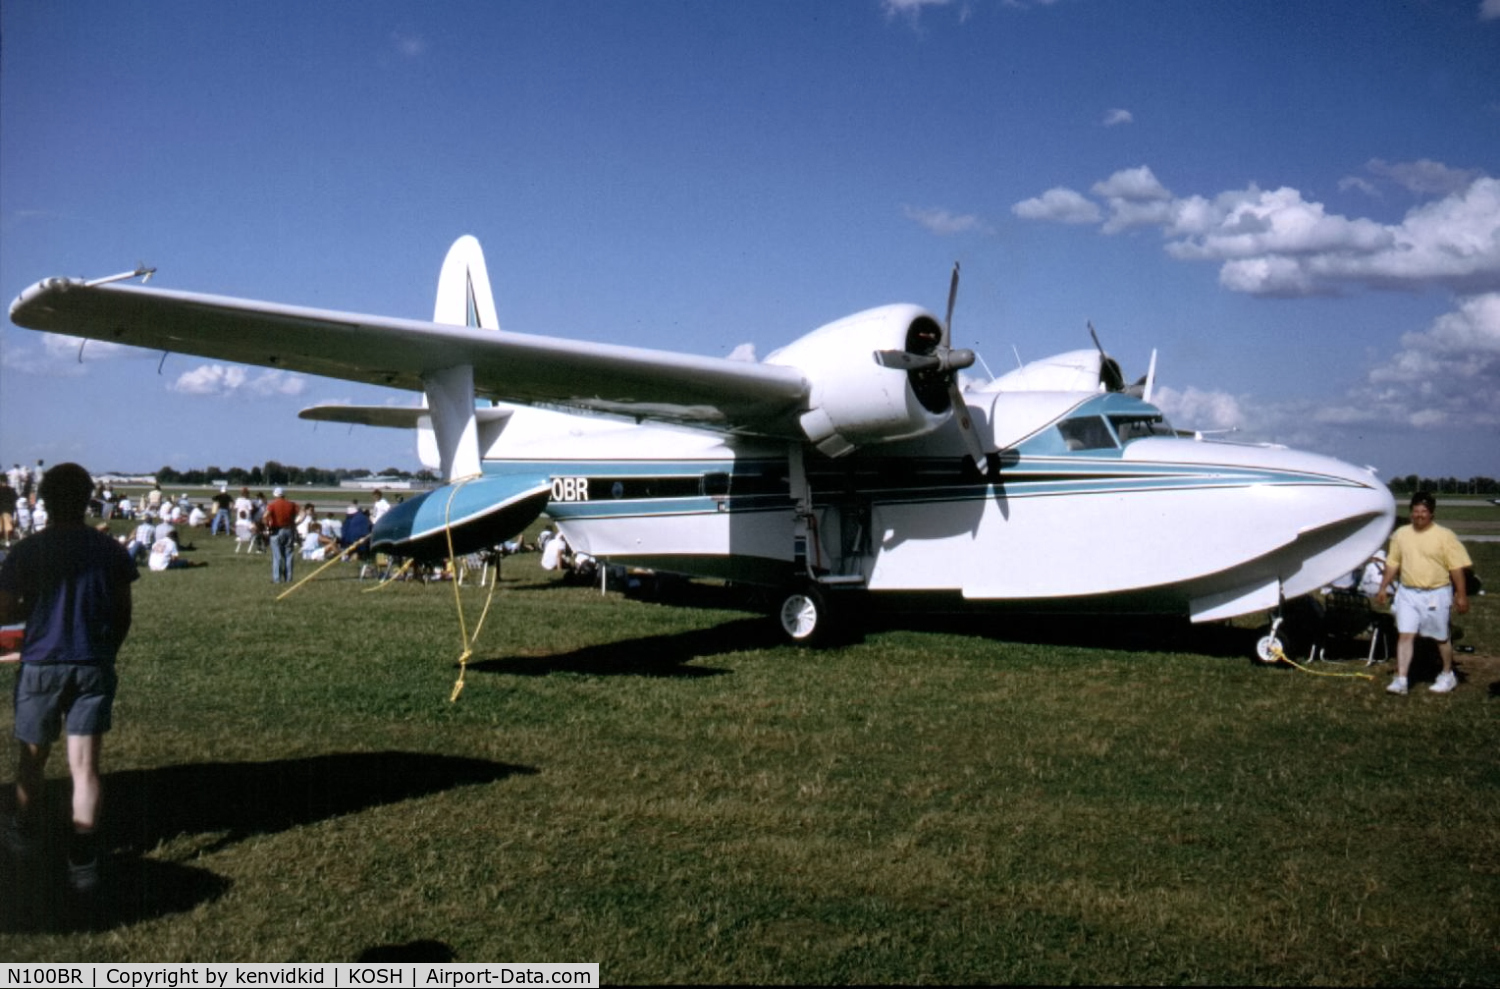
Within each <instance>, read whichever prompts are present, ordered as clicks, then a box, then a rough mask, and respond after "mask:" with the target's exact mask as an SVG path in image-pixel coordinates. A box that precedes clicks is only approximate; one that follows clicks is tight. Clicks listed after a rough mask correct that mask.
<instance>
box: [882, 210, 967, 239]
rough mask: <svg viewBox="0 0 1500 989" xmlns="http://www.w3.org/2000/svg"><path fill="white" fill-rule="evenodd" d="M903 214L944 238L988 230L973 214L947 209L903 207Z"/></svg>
mask: <svg viewBox="0 0 1500 989" xmlns="http://www.w3.org/2000/svg"><path fill="white" fill-rule="evenodd" d="M901 212H902V213H903V214H905V216H906V218H907V219H908V220H912V221H914V222H916V223H919V224H921V225H922V226H924V227H926V228H927V229H928V230H930V231H932V232H933V233H935V234H938V235H940V236H944V237H946V236H951V235H953V234H961V233H969V232H970V231H978V232H981V233H982V232H984V230H985V229H986V228H985V225H984V221H982V220H980V219H979V217H977V216H974V215H972V214H956V213H950V212H948V211H947V210H945V209H917V208H916V207H914V206H903V207H902V208H901Z"/></svg>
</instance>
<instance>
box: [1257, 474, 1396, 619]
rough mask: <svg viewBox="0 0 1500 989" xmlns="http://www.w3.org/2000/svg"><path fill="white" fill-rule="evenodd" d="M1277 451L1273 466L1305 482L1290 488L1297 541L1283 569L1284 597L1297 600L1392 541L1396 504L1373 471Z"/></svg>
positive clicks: (1354, 567) (1358, 566) (1288, 507)
mask: <svg viewBox="0 0 1500 989" xmlns="http://www.w3.org/2000/svg"><path fill="white" fill-rule="evenodd" d="M1268 452H1269V451H1268ZM1275 452H1276V454H1278V456H1276V457H1274V458H1272V459H1273V460H1274V467H1275V468H1276V469H1277V470H1279V471H1291V472H1294V473H1295V475H1296V476H1297V477H1299V478H1301V479H1302V481H1301V483H1296V484H1293V485H1292V486H1291V487H1289V488H1288V489H1287V490H1288V491H1289V493H1290V495H1291V497H1290V498H1289V500H1288V506H1287V510H1288V511H1289V512H1292V513H1294V514H1295V516H1296V528H1297V539H1296V542H1295V543H1294V544H1293V546H1292V547H1290V553H1289V554H1288V555H1287V557H1286V563H1287V564H1289V566H1284V567H1283V569H1282V594H1283V596H1284V597H1286V598H1293V597H1299V596H1301V595H1303V594H1311V593H1313V592H1314V591H1317V590H1318V589H1319V588H1321V587H1323V586H1325V585H1327V584H1329V583H1330V582H1332V581H1333V580H1336V579H1337V578H1339V577H1341V576H1343V575H1344V574H1347V573H1349V572H1350V571H1352V570H1355V569H1358V568H1360V567H1363V566H1364V564H1365V562H1366V561H1367V560H1368V559H1369V558H1370V556H1371V555H1373V554H1374V552H1375V551H1376V550H1378V549H1380V548H1381V547H1383V546H1384V545H1385V543H1386V540H1387V539H1389V537H1390V534H1391V528H1392V525H1393V523H1394V522H1395V518H1396V500H1395V498H1394V497H1392V495H1391V491H1390V488H1388V487H1387V486H1386V485H1385V483H1384V482H1383V481H1381V480H1380V479H1379V478H1378V477H1377V476H1376V475H1375V471H1374V470H1373V469H1371V468H1368V467H1356V466H1354V465H1353V464H1348V463H1345V462H1343V461H1341V460H1336V459H1334V458H1332V457H1325V456H1320V455H1317V454H1309V453H1302V452H1300V451H1296V450H1277V451H1275Z"/></svg>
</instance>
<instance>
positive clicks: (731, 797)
mask: <svg viewBox="0 0 1500 989" xmlns="http://www.w3.org/2000/svg"><path fill="white" fill-rule="evenodd" d="M320 504H321V503H320ZM1496 511H1497V512H1500V509H1497V510H1496ZM196 542H197V546H198V549H197V551H196V552H194V553H191V554H188V555H189V557H190V558H196V559H202V560H207V561H208V562H209V563H210V566H209V567H207V568H204V569H197V570H188V571H177V572H172V573H166V574H150V573H146V574H143V575H142V579H141V581H140V583H139V584H137V585H136V586H137V593H136V599H137V618H136V625H135V630H134V631H133V633H132V635H131V638H130V641H129V642H128V643H127V645H126V647H125V650H124V652H123V653H122V655H121V659H120V668H121V676H122V688H121V694H120V701H119V704H118V706H117V712H116V729H115V731H114V732H113V733H111V735H110V736H109V738H108V742H107V746H106V752H105V768H106V772H107V775H106V780H105V785H106V811H105V814H106V817H107V828H108V835H109V840H110V844H111V847H112V848H113V849H114V851H113V855H112V857H111V860H110V866H111V869H110V877H111V880H112V881H111V888H110V891H109V895H108V897H106V898H104V899H103V900H102V901H101V902H100V904H99V905H98V906H97V908H96V910H95V911H93V912H92V913H88V914H84V913H80V912H79V911H77V910H75V909H72V908H70V907H69V906H68V905H67V904H65V903H62V902H59V901H58V900H57V899H56V898H55V897H54V895H53V890H54V885H53V884H52V883H51V882H49V881H47V880H48V879H49V877H46V876H37V875H35V874H32V873H29V872H28V873H26V874H25V875H22V874H19V873H17V872H16V870H15V869H14V868H13V867H12V866H11V865H10V864H9V863H8V862H6V863H5V864H4V865H0V869H3V870H4V871H3V873H0V882H3V883H4V884H6V885H8V886H9V887H10V893H9V894H8V895H6V896H5V897H4V898H3V904H0V958H4V959H6V960H17V961H20V960H56V961H62V960H68V961H173V960H194V961H284V960H307V961H340V960H353V959H355V958H357V957H358V956H359V955H360V954H361V953H363V952H365V951H366V950H368V949H370V948H372V947H374V946H379V945H391V944H405V943H409V942H415V941H428V942H435V943H436V944H437V945H438V946H441V947H444V948H445V949H446V950H448V951H451V952H452V954H453V955H454V956H456V958H457V960H460V961H501V960H511V961H599V962H600V963H601V974H602V975H603V977H604V978H605V979H606V980H607V981H613V982H652V981H665V982H782V983H785V982H808V983H831V982H891V981H896V982H1003V983H1060V982H1084V983H1098V982H1105V983H1109V982H1126V983H1140V982H1147V983H1151V982H1170V983H1180V982H1192V983H1230V984H1242V983H1249V984H1307V983H1317V984H1358V985H1366V984H1402V985H1456V984H1470V983H1480V984H1491V985H1494V984H1497V983H1500V760H1497V758H1496V755H1497V753H1496V716H1497V712H1500V706H1497V705H1500V697H1497V696H1496V688H1495V683H1496V682H1497V681H1500V661H1497V660H1495V658H1494V657H1495V656H1496V655H1497V654H1500V614H1497V612H1500V602H1497V598H1496V597H1495V595H1494V594H1493V593H1492V594H1490V595H1486V596H1485V597H1481V598H1476V599H1475V606H1474V613H1473V614H1472V615H1471V616H1469V618H1468V619H1467V620H1465V621H1464V622H1463V624H1464V625H1465V627H1466V629H1467V630H1468V635H1467V636H1466V638H1465V642H1467V643H1469V644H1471V645H1474V646H1475V648H1476V653H1475V654H1473V655H1468V656H1462V657H1460V669H1461V671H1462V673H1463V682H1462V684H1461V686H1460V689H1459V690H1458V691H1456V692H1455V693H1453V694H1451V695H1448V696H1446V697H1440V696H1437V695H1431V694H1429V693H1428V692H1427V691H1426V690H1425V689H1421V688H1420V687H1419V688H1418V689H1416V690H1414V691H1413V693H1412V694H1411V696H1409V697H1406V698H1393V697H1389V696H1387V695H1386V694H1385V693H1384V685H1385V673H1384V670H1383V669H1380V670H1378V672H1379V673H1380V674H1381V675H1380V678H1379V679H1377V680H1363V679H1356V678H1344V677H1315V676H1309V675H1305V674H1303V673H1299V672H1296V671H1294V670H1290V669H1285V668H1279V669H1272V668H1262V667H1255V666H1252V665H1251V664H1250V663H1249V662H1248V661H1247V659H1246V657H1247V655H1248V650H1249V640H1250V638H1252V637H1253V633H1251V632H1248V631H1246V630H1241V629H1227V628H1222V627H1219V628H1212V629H1198V630H1195V631H1184V630H1182V629H1180V628H1176V627H1165V626H1162V625H1160V624H1158V623H1126V622H1112V623H1105V622H1097V621H1074V622H1071V623H1067V624H1066V625H1063V626H1059V625H1056V624H1053V625H1047V626H1042V625H1037V624H1034V623H1023V622H1018V621H994V620H992V621H984V622H980V621H969V622H964V623H961V624H959V625H956V626H955V625H951V624H946V623H942V622H938V621H935V620H931V619H928V620H924V621H921V622H914V621H913V622H903V621H889V620H887V621H884V622H882V623H881V624H879V625H877V626H875V627H874V628H873V629H872V630H871V631H870V632H869V633H868V634H867V635H865V636H864V637H863V638H862V639H861V640H860V641H857V642H855V643H853V644H851V645H849V646H847V647H845V648H842V649H838V650H832V651H826V652H808V651H802V650H797V649H793V648H788V647H784V646H780V645H778V644H776V642H775V640H774V639H773V638H772V637H771V636H770V633H769V631H768V626H767V623H766V622H765V621H764V620H763V619H762V618H760V617H758V616H754V615H750V614H747V613H745V612H743V611H738V610H732V609H727V608H713V607H685V606H675V607H673V606H663V605H656V604H649V603H643V602H639V601H633V600H627V599H624V598H622V597H620V596H619V595H615V594H611V595H609V596H601V595H600V594H599V592H598V591H597V590H590V589H587V588H579V587H567V586H562V585H560V584H558V583H557V582H556V581H555V579H554V578H553V577H552V576H551V575H548V574H544V573H542V572H541V571H540V570H538V569H537V568H536V562H535V557H534V556H531V557H517V558H512V559H510V560H508V561H506V564H505V580H504V581H503V582H502V584H501V589H500V591H499V593H498V594H497V595H496V603H495V608H494V611H493V612H492V613H491V615H490V616H489V618H488V620H487V622H486V627H485V630H484V632H483V634H482V636H481V638H480V642H479V645H478V646H477V648H476V651H475V655H474V659H473V661H472V662H471V664H470V666H469V670H468V674H467V678H466V682H467V686H466V688H465V690H464V692H463V694H462V696H461V697H460V699H459V700H458V701H457V702H456V703H449V700H448V697H449V691H450V688H451V687H452V685H453V682H454V679H455V677H456V675H457V665H456V664H457V659H458V656H459V654H460V651H461V645H460V638H459V632H458V627H457V621H456V618H455V612H454V601H453V590H452V588H451V586H450V585H446V584H443V585H427V586H423V585H419V584H398V585H392V586H389V587H386V588H383V589H381V590H379V591H375V592H373V593H367V592H369V591H370V588H371V587H372V586H373V585H372V584H371V583H369V582H360V581H358V580H355V579H353V578H352V574H353V570H352V568H336V570H335V571H333V572H330V573H329V574H328V575H326V576H325V578H324V579H320V580H318V581H315V582H313V583H310V584H308V585H307V586H305V587H304V588H302V589H301V590H300V591H298V592H296V593H295V594H293V595H292V596H291V597H289V598H288V599H287V600H284V601H280V602H277V601H275V600H274V597H275V594H274V590H273V587H272V585H271V584H270V582H269V569H270V564H269V562H268V560H267V558H266V557H264V556H256V557H253V558H247V557H245V556H243V555H235V554H233V553H232V552H230V547H231V545H232V540H229V539H219V540H211V539H209V538H208V537H206V536H202V535H200V536H197V537H196ZM1471 549H1472V550H1473V552H1474V555H1475V557H1476V562H1477V563H1478V564H1479V571H1480V573H1481V574H1487V573H1488V574H1497V575H1500V544H1494V543H1488V544H1473V545H1472V546H1471ZM301 566H303V567H304V568H305V567H306V566H307V565H306V564H303V565H301ZM305 572H306V570H305V569H304V570H302V571H300V573H305ZM1494 583H1496V584H1500V580H1497V581H1495V582H1494ZM462 597H463V600H464V602H465V606H466V609H467V613H468V617H469V620H470V622H471V624H472V622H473V619H474V618H475V617H477V614H478V611H479V609H480V607H481V606H482V603H483V598H484V592H483V591H481V590H479V589H477V588H473V587H470V588H465V589H464V590H463V591H462ZM1318 668H1319V669H1324V670H1332V671H1334V672H1341V673H1342V672H1354V671H1357V670H1360V669H1362V667H1360V666H1358V665H1351V664H1320V665H1319V667H1318ZM12 675H13V674H11V673H10V672H9V671H6V672H4V673H0V679H3V680H4V681H6V682H9V679H10V677H11V676H12ZM0 710H3V713H0V732H3V733H4V734H5V735H9V732H10V717H11V714H10V709H9V705H8V704H7V705H4V706H3V708H0ZM52 769H53V777H54V784H55V785H54V788H53V791H52V792H51V793H50V798H51V804H52V805H53V809H54V811H55V812H56V813H57V814H59V815H61V814H64V813H65V812H66V811H65V807H66V799H65V793H66V787H65V782H64V779H63V776H62V774H63V772H64V770H63V767H62V765H61V763H60V760H58V758H57V757H56V756H54V764H53V766H52ZM11 772H12V770H11V768H10V767H9V766H7V768H6V769H5V771H4V776H3V778H4V779H6V780H9V779H10V778H11V777H10V773H11ZM5 789H6V791H7V792H6V793H5V794H4V796H3V797H0V801H3V802H6V803H8V801H9V793H8V789H9V788H8V787H6V788H5ZM3 861H5V860H3V858H0V862H3ZM52 878H55V877H52Z"/></svg>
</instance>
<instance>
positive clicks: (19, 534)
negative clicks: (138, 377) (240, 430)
mask: <svg viewBox="0 0 1500 989" xmlns="http://www.w3.org/2000/svg"><path fill="white" fill-rule="evenodd" d="M43 470H44V465H43V463H42V461H37V465H36V467H35V468H30V467H25V466H22V465H21V464H15V465H14V466H12V467H11V469H10V470H7V471H5V472H4V473H3V474H0V548H4V547H9V546H10V545H11V544H12V543H14V542H16V541H18V540H20V539H23V538H25V537H26V536H29V535H31V534H33V533H36V532H41V531H43V530H45V529H46V527H47V520H48V519H47V506H46V502H45V500H44V499H42V498H41V497H40V496H39V492H38V490H37V488H38V485H39V483H40V481H41V476H42V473H43ZM268 503H269V502H268V501H267V499H266V494H265V492H264V491H257V492H255V493H254V494H252V493H251V491H250V489H249V488H248V487H242V488H241V489H240V491H239V494H238V496H236V495H233V494H231V493H230V492H229V491H227V490H223V489H221V490H220V491H218V492H217V493H216V494H214V495H213V496H212V497H211V498H209V499H208V500H206V501H204V500H199V501H194V500H193V499H192V498H190V497H189V496H188V495H187V494H185V493H184V494H181V495H178V496H177V497H175V498H174V497H172V496H170V495H169V494H166V493H164V492H163V491H162V489H161V486H160V485H159V484H157V485H153V486H152V487H151V489H150V490H149V491H147V492H146V493H145V494H144V495H142V496H140V497H138V498H134V499H132V498H131V497H130V496H129V495H128V494H127V493H125V492H120V493H118V494H117V493H116V492H115V490H114V486H113V484H112V483H111V482H109V481H108V480H101V481H99V482H98V483H96V484H95V485H94V491H93V495H92V497H91V499H90V501H89V506H88V514H89V516H91V517H93V518H95V519H96V520H97V522H98V524H100V525H103V524H105V523H108V522H111V521H115V522H120V521H124V522H130V523H133V524H132V525H131V526H130V527H129V529H127V530H126V531H125V533H124V534H123V535H120V536H119V537H118V539H119V541H120V543H121V544H123V545H124V546H125V547H126V549H127V551H128V552H129V553H130V555H131V557H132V559H134V560H135V561H136V562H137V563H138V564H145V565H146V566H147V568H149V569H150V570H155V571H160V570H171V569H179V568H185V567H190V566H195V565H201V564H194V563H191V562H189V561H187V560H184V559H183V558H182V556H181V554H182V553H183V552H184V551H191V550H192V549H194V546H193V545H192V543H191V541H188V542H186V543H185V542H184V535H183V534H184V532H187V533H191V532H192V531H193V530H207V535H208V536H209V537H211V538H213V537H219V536H228V537H232V538H234V540H235V551H236V552H239V551H240V550H241V549H244V550H245V551H246V552H247V553H264V552H266V551H267V547H268V538H267V537H268V535H269V533H268V532H267V527H266V525H265V522H264V516H265V512H266V506H267V504H268ZM389 509H390V503H389V502H387V501H386V500H385V498H384V496H383V495H382V494H381V492H379V491H376V492H374V498H373V500H372V502H371V504H370V505H369V506H368V507H366V506H362V505H360V504H359V501H358V499H353V500H351V501H350V503H349V504H348V505H347V506H346V507H345V508H344V509H343V510H342V511H340V512H337V513H334V512H323V513H319V512H318V509H317V506H316V505H314V504H313V503H312V502H307V503H305V504H303V505H301V506H300V508H299V509H298V511H297V515H296V523H295V526H296V539H297V543H296V545H297V547H298V555H300V556H301V557H302V558H303V559H307V560H326V559H332V558H333V557H334V556H337V555H340V554H344V555H345V556H346V557H348V558H354V557H358V558H360V559H366V558H368V555H369V554H368V550H367V549H366V548H365V547H364V544H363V542H362V540H364V539H365V537H367V536H368V535H369V533H370V530H371V528H372V525H373V523H374V521H375V520H376V519H378V518H379V517H380V515H382V514H384V513H385V512H386V511H388V510H389ZM116 529H118V526H117V527H116Z"/></svg>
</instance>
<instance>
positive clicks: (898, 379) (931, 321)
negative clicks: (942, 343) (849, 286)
mask: <svg viewBox="0 0 1500 989" xmlns="http://www.w3.org/2000/svg"><path fill="white" fill-rule="evenodd" d="M941 333H942V325H941V324H940V323H939V322H938V321H937V319H935V318H934V317H933V316H932V314H931V313H928V312H926V311H925V310H923V309H922V308H921V307H919V306H910V305H900V306H882V307H881V308H879V309H868V310H866V311H864V312H861V313H855V314H854V315H853V316H846V317H844V318H843V319H841V320H838V321H837V322H833V323H829V324H828V325H826V326H820V327H818V328H817V329H816V330H813V331H812V332H811V333H809V334H807V335H806V336H804V337H801V338H800V339H798V340H795V341H793V342H792V343H790V344H788V345H787V346H785V347H782V348H781V349H780V350H777V351H775V352H774V353H772V354H770V355H769V356H768V357H766V359H765V361H764V363H766V364H780V365H783V366H786V367H795V368H796V369H797V370H799V371H801V372H802V374H803V376H804V377H806V378H807V380H808V381H809V382H811V384H812V394H811V396H810V398H809V405H810V408H809V410H808V411H807V412H804V413H803V414H802V417H801V420H800V421H801V425H802V431H803V432H804V433H805V434H806V435H807V438H808V439H809V440H810V441H811V442H812V443H813V444H814V445H816V446H817V448H818V449H819V450H821V451H822V452H823V453H824V454H826V455H828V456H830V457H841V456H843V455H844V454H846V453H849V452H850V451H852V450H854V449H855V448H856V447H860V446H866V445H869V444H871V443H887V442H890V441H892V440H904V439H911V438H912V437H914V436H922V435H924V434H926V433H930V432H932V431H933V430H934V429H937V428H938V427H939V426H941V425H942V424H943V423H944V422H946V421H947V420H948V416H949V415H950V414H951V413H952V411H953V409H952V403H951V401H950V399H949V397H948V386H947V383H946V381H945V380H944V379H943V378H942V377H941V375H939V374H936V373H931V372H924V371H910V370H902V369H898V368H891V367H884V366H882V365H881V364H880V363H878V362H877V361H876V359H875V352H876V351H892V350H895V351H899V350H906V351H917V350H919V349H921V348H922V347H923V346H928V345H930V344H929V342H930V341H932V342H935V341H936V340H937V339H938V337H939V336H940V335H941Z"/></svg>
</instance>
